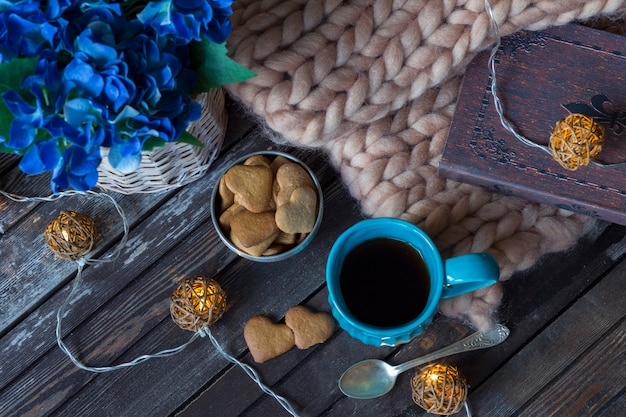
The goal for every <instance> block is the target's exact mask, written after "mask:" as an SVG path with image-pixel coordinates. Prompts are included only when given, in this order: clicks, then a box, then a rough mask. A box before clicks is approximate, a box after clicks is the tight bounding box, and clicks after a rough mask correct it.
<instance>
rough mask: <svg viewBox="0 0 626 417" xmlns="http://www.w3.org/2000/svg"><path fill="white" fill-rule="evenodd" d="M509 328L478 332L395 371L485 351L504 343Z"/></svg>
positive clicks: (495, 328) (498, 327) (395, 368)
mask: <svg viewBox="0 0 626 417" xmlns="http://www.w3.org/2000/svg"><path fill="white" fill-rule="evenodd" d="M509 333H510V331H509V329H508V327H506V326H504V325H502V324H498V325H496V326H494V327H492V328H491V329H489V330H487V331H484V332H476V333H474V334H471V335H469V336H467V337H466V338H465V339H461V340H459V341H458V342H455V343H453V344H451V345H449V346H446V347H444V348H442V349H439V350H437V351H435V352H432V353H429V354H427V355H424V356H420V357H419V358H415V359H413V360H410V361H408V362H405V363H403V364H400V365H397V366H394V370H395V371H396V372H397V373H398V374H400V373H402V372H404V371H407V370H409V369H411V368H414V367H416V366H419V365H422V364H424V363H427V362H431V361H434V360H436V359H440V358H443V357H445V356H450V355H454V354H456V353H462V352H469V351H471V350H478V349H484V348H488V347H492V346H495V345H498V344H500V343H502V342H503V341H504V340H506V338H507V337H509Z"/></svg>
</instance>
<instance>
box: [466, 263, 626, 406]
mask: <svg viewBox="0 0 626 417" xmlns="http://www.w3.org/2000/svg"><path fill="white" fill-rule="evenodd" d="M625 284H626V261H622V262H620V263H619V264H617V265H616V268H615V269H614V270H612V271H611V273H610V274H608V276H607V277H605V278H604V279H603V280H602V281H600V282H599V283H598V284H597V285H596V286H595V287H594V288H592V289H591V290H590V291H589V292H588V293H587V294H585V296H584V297H582V298H581V299H580V300H579V301H577V302H576V303H575V304H574V305H573V306H572V307H571V308H569V309H567V310H566V311H565V312H564V313H563V314H562V315H561V316H560V317H559V318H558V319H556V320H555V321H554V322H553V323H552V324H550V326H548V327H547V328H546V329H545V330H543V331H542V332H541V333H540V334H539V335H538V336H537V337H536V338H534V339H533V340H532V341H531V342H530V343H529V344H528V345H527V346H525V347H524V349H523V350H522V351H520V352H519V353H517V354H516V355H515V356H514V357H513V358H512V359H511V360H510V361H509V362H508V363H506V364H505V365H504V366H502V367H501V368H500V369H499V370H498V372H497V373H496V374H494V376H492V377H491V378H489V380H487V381H486V382H485V383H484V384H482V385H481V386H480V387H478V389H477V390H476V391H475V392H474V393H473V394H472V395H471V396H470V401H471V402H472V404H473V408H474V410H475V412H476V413H477V414H478V415H481V416H509V415H519V410H520V408H521V407H523V406H524V405H525V404H526V403H528V402H529V401H532V400H533V397H535V396H537V395H540V394H541V393H542V392H543V391H545V390H547V389H549V388H550V385H551V384H552V383H553V382H554V381H555V379H556V378H558V377H559V375H561V374H562V373H563V372H564V371H565V370H566V369H567V368H568V367H571V366H572V364H573V363H575V362H576V361H577V360H578V358H579V357H580V355H582V354H583V353H584V352H585V351H587V350H588V349H590V347H592V346H593V345H594V344H595V343H598V341H599V340H602V339H603V338H604V337H605V336H604V335H605V333H606V332H609V331H610V330H611V328H612V327H614V326H616V325H617V324H618V323H620V322H623V318H624V316H625V315H626V304H624V302H623V301H624V299H625V297H626V285H625ZM620 377H621V378H619V379H618V380H616V379H612V378H610V376H608V378H607V381H606V382H607V383H610V384H615V383H621V384H622V385H623V384H624V380H623V375H621V376H620ZM564 382H566V381H564ZM540 404H541V406H543V405H546V406H547V404H545V403H540ZM575 414H576V413H575ZM577 415H583V414H581V413H579V414H577Z"/></svg>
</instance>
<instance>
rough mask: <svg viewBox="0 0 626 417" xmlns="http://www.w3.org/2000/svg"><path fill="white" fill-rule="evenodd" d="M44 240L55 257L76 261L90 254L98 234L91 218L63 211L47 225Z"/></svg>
mask: <svg viewBox="0 0 626 417" xmlns="http://www.w3.org/2000/svg"><path fill="white" fill-rule="evenodd" d="M44 238H45V240H46V244H47V245H48V247H49V248H50V250H52V252H54V254H55V255H57V256H58V257H60V258H63V259H71V260H73V261H76V260H78V259H80V258H82V257H83V256H85V255H87V254H88V253H89V252H91V250H92V249H93V247H94V244H95V242H96V240H97V239H98V233H97V231H96V224H95V222H94V220H93V219H92V218H91V217H89V216H88V215H86V214H82V213H76V212H74V211H65V210H64V211H61V213H60V214H59V215H58V216H57V217H56V218H54V219H52V220H51V221H50V223H48V226H46V231H45V233H44Z"/></svg>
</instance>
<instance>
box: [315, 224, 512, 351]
mask: <svg viewBox="0 0 626 417" xmlns="http://www.w3.org/2000/svg"><path fill="white" fill-rule="evenodd" d="M499 275H500V270H499V268H498V264H497V262H496V260H495V258H494V257H493V256H492V255H491V254H488V253H472V254H467V255H461V256H457V257H454V258H450V259H447V260H446V261H445V262H444V261H442V259H441V255H440V254H439V251H438V250H437V248H436V247H435V244H434V243H433V242H432V240H431V239H430V238H429V237H428V235H427V234H426V233H425V232H424V231H423V230H421V229H420V228H419V227H417V226H415V225H414V224H412V223H409V222H406V221H404V220H400V219H395V218H375V219H367V220H362V221H360V222H358V223H356V224H355V225H353V226H352V227H350V228H349V229H347V230H346V231H344V232H343V233H342V234H341V235H340V236H339V238H338V239H337V241H336V242H335V243H334V244H333V247H332V248H331V251H330V254H329V256H328V261H327V264H326V283H327V285H328V301H329V303H330V307H331V310H332V313H333V316H334V317H335V319H336V320H337V322H338V323H339V325H340V326H341V328H343V329H344V330H345V331H347V332H348V334H350V335H351V336H352V337H354V338H356V339H358V340H360V341H361V342H363V343H366V344H370V345H374V346H397V345H399V344H402V343H407V342H408V341H410V340H411V339H412V338H413V337H415V336H417V335H419V334H421V333H422V332H423V330H424V327H425V326H427V325H429V324H431V323H432V320H433V317H434V315H435V313H436V312H437V310H438V305H439V301H440V300H441V299H444V298H451V297H456V296H458V295H461V294H463V293H467V292H470V291H475V290H477V289H480V288H484V287H487V286H489V285H492V284H494V283H495V282H497V281H498V278H499Z"/></svg>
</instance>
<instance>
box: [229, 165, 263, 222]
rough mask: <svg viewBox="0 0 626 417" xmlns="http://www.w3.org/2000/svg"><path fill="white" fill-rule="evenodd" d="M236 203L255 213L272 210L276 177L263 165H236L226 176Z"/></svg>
mask: <svg viewBox="0 0 626 417" xmlns="http://www.w3.org/2000/svg"><path fill="white" fill-rule="evenodd" d="M224 181H225V183H226V186H227V187H228V189H229V190H230V191H232V192H233V194H234V195H235V196H234V201H235V203H237V204H241V205H242V206H244V207H245V208H246V209H247V210H249V211H251V212H253V213H261V212H264V211H267V210H270V209H271V208H272V205H273V198H272V191H273V187H274V175H273V173H272V170H271V169H270V168H268V167H266V166H263V165H235V166H233V167H231V168H230V169H229V170H228V171H227V172H226V174H224Z"/></svg>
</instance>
